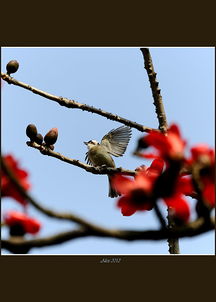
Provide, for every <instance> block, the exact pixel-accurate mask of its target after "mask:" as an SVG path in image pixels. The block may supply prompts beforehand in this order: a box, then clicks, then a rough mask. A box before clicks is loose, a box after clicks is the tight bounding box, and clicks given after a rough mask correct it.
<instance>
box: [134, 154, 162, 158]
mask: <svg viewBox="0 0 216 302" xmlns="http://www.w3.org/2000/svg"><path fill="white" fill-rule="evenodd" d="M139 157H143V158H146V159H156V158H158V157H159V156H158V155H157V154H156V153H140V154H139Z"/></svg>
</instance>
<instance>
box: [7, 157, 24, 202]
mask: <svg viewBox="0 0 216 302" xmlns="http://www.w3.org/2000/svg"><path fill="white" fill-rule="evenodd" d="M3 159H4V161H5V163H6V165H7V166H8V168H9V169H10V170H11V172H12V173H13V174H14V176H15V177H16V178H17V180H18V181H19V183H20V185H21V186H22V187H23V188H24V189H25V190H29V188H30V184H29V182H28V172H26V171H25V170H22V169H20V167H19V163H18V161H16V160H15V159H14V157H13V156H12V155H10V154H8V155H6V156H3ZM1 176H2V177H1V193H2V197H4V196H8V197H12V198H14V199H15V200H17V201H18V202H19V203H21V204H22V205H26V204H27V202H26V200H25V198H24V197H23V196H22V194H20V193H19V192H18V191H17V189H16V187H15V186H14V184H13V183H12V182H11V180H10V178H8V176H7V175H6V174H5V173H4V171H2V175H1Z"/></svg>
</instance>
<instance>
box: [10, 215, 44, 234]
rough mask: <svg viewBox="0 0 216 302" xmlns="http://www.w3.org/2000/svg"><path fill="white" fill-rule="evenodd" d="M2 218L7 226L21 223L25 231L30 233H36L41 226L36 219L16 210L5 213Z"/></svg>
mask: <svg viewBox="0 0 216 302" xmlns="http://www.w3.org/2000/svg"><path fill="white" fill-rule="evenodd" d="M4 220H5V223H6V224H7V225H9V226H13V225H15V224H20V225H22V226H23V228H24V230H25V232H26V233H30V234H36V233H38V232H39V230H40V228H41V223H40V222H39V221H38V220H36V219H33V218H31V217H29V216H28V215H26V214H24V213H21V212H17V211H10V212H8V213H6V214H5V217H4Z"/></svg>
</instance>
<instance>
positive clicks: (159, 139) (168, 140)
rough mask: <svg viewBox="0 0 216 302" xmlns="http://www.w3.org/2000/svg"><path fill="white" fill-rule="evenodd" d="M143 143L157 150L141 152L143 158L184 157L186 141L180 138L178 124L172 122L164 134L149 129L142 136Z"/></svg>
mask: <svg viewBox="0 0 216 302" xmlns="http://www.w3.org/2000/svg"><path fill="white" fill-rule="evenodd" d="M143 145H145V146H146V147H147V146H152V147H154V148H155V149H156V150H157V152H156V153H149V154H142V156H143V157H145V158H157V157H161V158H163V159H165V160H167V159H174V160H178V159H182V158H183V157H184V148H185V145H186V141H185V140H183V139H182V137H181V133H180V130H179V128H178V126H177V125H176V124H172V125H171V126H170V128H169V129H168V131H167V133H166V134H163V133H161V132H159V131H151V132H150V133H149V134H147V135H146V136H145V137H144V138H143Z"/></svg>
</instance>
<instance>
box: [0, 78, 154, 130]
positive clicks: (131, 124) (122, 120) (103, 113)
mask: <svg viewBox="0 0 216 302" xmlns="http://www.w3.org/2000/svg"><path fill="white" fill-rule="evenodd" d="M1 78H2V79H3V80H5V81H6V82H7V83H9V84H13V85H16V86H19V87H22V88H24V89H27V90H30V91H31V92H33V93H35V94H39V95H40V96H42V97H44V98H46V99H49V100H51V101H54V102H57V103H58V104H59V105H61V106H65V107H67V108H73V109H81V110H83V111H88V112H92V113H96V114H98V115H101V116H104V117H106V118H107V119H110V120H113V121H116V122H119V123H121V124H124V125H126V126H129V127H131V128H135V129H137V130H139V131H141V132H149V131H151V130H157V129H153V128H150V127H146V126H143V125H141V124H138V123H136V122H133V121H130V120H127V119H125V118H123V117H121V116H118V115H116V114H113V113H110V112H107V111H104V110H102V109H98V108H95V107H93V106H89V105H86V104H82V103H78V102H76V101H74V100H70V99H67V98H64V97H59V96H55V95H53V94H50V93H47V92H45V91H42V90H39V89H37V88H34V87H32V86H30V85H28V84H26V83H23V82H20V81H17V80H15V79H14V78H12V77H10V76H9V75H7V74H5V73H1Z"/></svg>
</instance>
